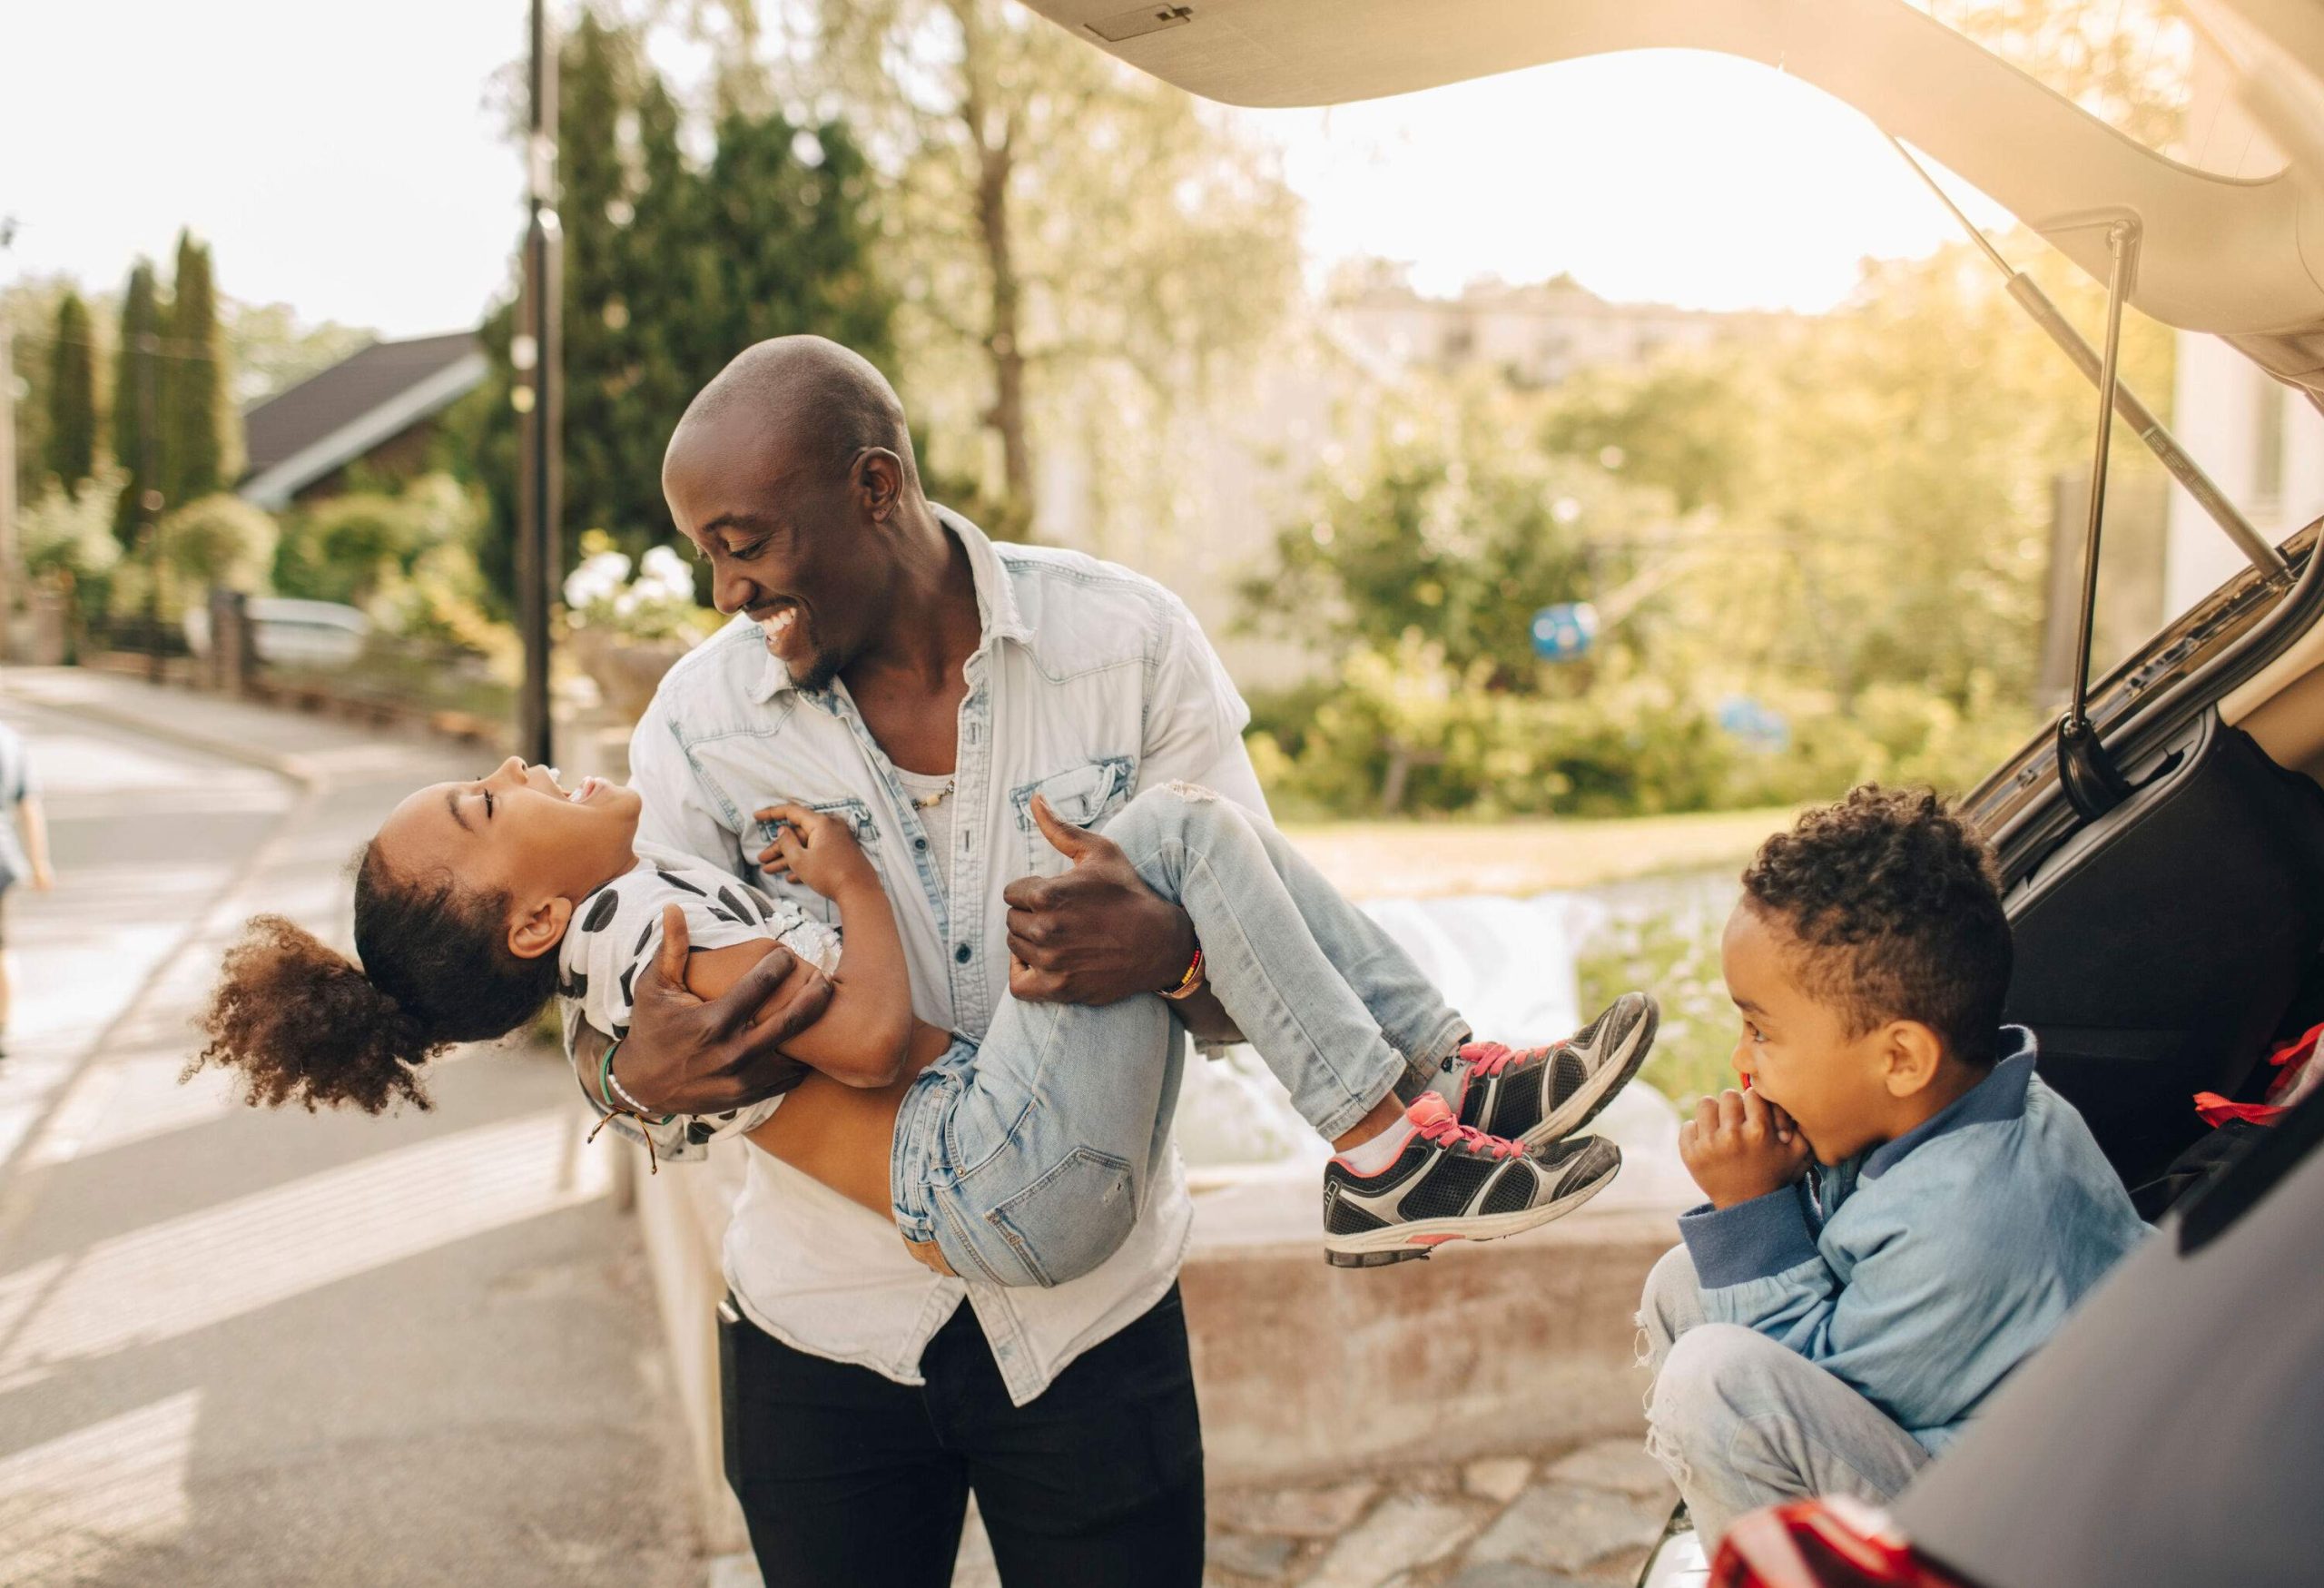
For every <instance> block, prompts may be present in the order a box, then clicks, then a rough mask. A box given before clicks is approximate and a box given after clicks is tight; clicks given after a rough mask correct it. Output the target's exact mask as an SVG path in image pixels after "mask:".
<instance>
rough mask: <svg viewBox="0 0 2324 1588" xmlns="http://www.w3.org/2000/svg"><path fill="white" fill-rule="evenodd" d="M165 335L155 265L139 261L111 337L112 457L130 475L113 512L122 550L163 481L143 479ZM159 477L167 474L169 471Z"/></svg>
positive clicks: (156, 415) (156, 413)
mask: <svg viewBox="0 0 2324 1588" xmlns="http://www.w3.org/2000/svg"><path fill="white" fill-rule="evenodd" d="M161 334H162V304H161V296H160V289H159V288H158V287H157V286H156V285H155V284H154V281H153V264H152V262H151V261H147V260H143V259H141V260H139V261H137V263H136V264H135V265H134V266H133V267H132V268H131V270H130V272H129V289H128V291H125V292H123V294H122V300H121V330H120V331H119V333H118V334H117V335H115V336H114V338H113V357H114V359H115V360H116V362H115V363H114V366H113V460H114V461H115V462H117V463H119V464H120V465H121V468H122V470H123V473H125V474H126V475H127V476H128V478H127V479H126V480H125V481H123V485H122V488H121V494H120V498H119V499H118V501H117V502H116V503H115V504H114V507H113V534H114V535H115V537H117V538H119V539H120V541H121V543H122V544H123V546H129V545H132V544H133V543H134V542H135V540H136V538H137V533H138V528H139V526H140V525H142V524H143V522H144V510H143V506H142V498H143V496H144V494H145V492H146V491H147V490H149V489H158V488H159V481H158V480H155V479H149V478H146V477H145V472H144V471H145V466H146V457H145V451H146V449H145V439H146V438H145V428H146V425H147V423H148V421H149V418H150V420H151V422H152V423H153V425H154V427H155V437H154V448H155V450H156V452H157V453H158V451H159V449H160V429H159V427H160V419H161V392H162V385H161V382H162V373H161V369H160V365H161V355H160V353H159V351H158V347H159V343H160V338H161ZM156 472H158V473H161V474H163V475H166V473H167V472H168V471H167V469H165V468H163V469H157V471H156Z"/></svg>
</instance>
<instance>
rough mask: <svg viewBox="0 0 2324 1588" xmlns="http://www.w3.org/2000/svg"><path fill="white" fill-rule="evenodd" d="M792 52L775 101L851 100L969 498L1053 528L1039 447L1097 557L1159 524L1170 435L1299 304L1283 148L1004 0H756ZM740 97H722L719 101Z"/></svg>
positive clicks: (917, 401) (936, 418)
mask: <svg viewBox="0 0 2324 1588" xmlns="http://www.w3.org/2000/svg"><path fill="white" fill-rule="evenodd" d="M724 10H725V11H726V12H727V14H728V15H732V16H736V17H740V18H742V19H743V20H742V21H740V22H738V23H737V24H735V28H734V31H736V32H737V33H738V34H744V35H752V36H754V35H755V33H756V30H757V26H758V22H757V18H758V15H759V12H760V11H761V10H763V12H764V13H765V14H766V15H767V16H769V17H770V18H773V20H774V21H775V22H776V23H777V24H778V25H780V27H781V30H782V31H783V34H784V35H785V36H786V37H788V38H790V39H792V40H794V41H797V42H796V44H795V45H794V47H793V50H792V51H791V53H790V54H788V56H787V57H786V58H785V70H784V72H783V74H779V75H778V77H777V78H776V80H775V81H774V82H773V84H772V86H773V88H774V89H775V90H777V91H780V92H784V93H788V94H791V95H793V97H795V98H798V99H799V100H801V101H802V102H803V103H836V104H838V105H839V106H840V107H841V109H842V113H844V114H845V115H846V117H847V118H848V120H849V122H850V123H851V124H852V125H854V126H856V127H858V128H860V129H861V130H862V135H863V138H864V140H865V143H866V144H867V146H868V147H870V148H872V150H874V151H875V152H876V153H877V157H878V163H879V164H880V167H881V171H882V173H884V174H885V175H886V176H887V177H888V179H889V180H890V181H891V182H892V183H893V184H894V195H893V198H892V201H891V203H890V205H889V207H888V211H887V213H886V217H885V225H884V227H883V230H882V236H881V263H882V266H883V269H884V270H885V271H886V273H887V274H888V276H889V277H890V279H891V280H893V281H896V282H897V283H898V284H899V286H900V289H901V296H902V302H901V309H900V311H899V314H898V318H897V340H898V345H899V350H900V352H901V360H900V364H901V370H902V373H903V376H904V380H903V382H902V384H904V386H905V395H906V397H907V399H908V402H909V404H910V406H911V411H912V412H913V413H914V414H915V415H916V416H917V417H918V418H919V419H921V421H922V422H924V423H926V424H928V425H929V426H930V429H931V432H932V440H933V443H934V445H933V446H932V448H931V457H930V458H929V459H927V461H928V463H929V464H930V466H931V470H932V471H933V472H935V473H937V474H940V475H947V474H949V475H950V476H953V477H955V478H958V479H964V480H970V481H974V482H977V487H978V488H977V489H976V490H975V492H974V493H973V495H972V496H970V497H968V498H958V497H956V498H953V501H954V505H956V506H959V507H960V508H963V509H964V510H967V511H970V512H972V513H973V514H975V515H976V516H978V517H979V518H980V520H981V521H983V522H984V524H985V527H986V528H989V529H991V530H993V531H994V532H995V533H998V534H1000V535H1003V536H1019V535H1022V534H1023V533H1024V532H1026V531H1027V530H1028V529H1029V528H1031V527H1033V526H1034V524H1035V523H1036V522H1037V521H1038V517H1039V511H1038V510H1039V506H1040V504H1039V503H1038V502H1037V500H1036V499H1035V498H1036V494H1037V484H1038V482H1039V481H1041V480H1042V479H1043V478H1049V475H1048V474H1047V471H1045V470H1044V469H1043V468H1042V466H1041V460H1040V454H1041V452H1042V451H1043V450H1044V449H1057V450H1060V451H1063V450H1068V449H1069V450H1071V451H1073V452H1077V453H1078V454H1079V455H1080V458H1081V460H1082V461H1083V462H1085V463H1086V465H1087V468H1086V470H1085V471H1083V473H1084V477H1085V478H1084V481H1083V483H1082V485H1081V487H1080V489H1081V491H1082V498H1081V499H1080V500H1079V501H1078V502H1076V503H1074V504H1072V506H1071V509H1070V511H1069V514H1068V517H1069V518H1071V519H1072V520H1073V521H1076V522H1078V523H1082V524H1086V525H1087V526H1088V529H1089V532H1090V535H1089V538H1090V540H1091V542H1092V543H1093V544H1095V545H1098V546H1103V545H1104V544H1105V542H1106V540H1107V538H1108V533H1109V530H1110V529H1111V528H1114V527H1115V526H1117V525H1124V524H1134V525H1136V526H1137V528H1139V529H1140V530H1141V531H1144V530H1147V529H1149V528H1151V527H1152V526H1154V525H1157V524H1160V523H1165V522H1167V520H1168V518H1169V516H1170V513H1171V511H1172V510H1173V507H1174V500H1175V498H1176V497H1177V493H1179V492H1181V491H1183V490H1184V489H1185V488H1186V486H1187V481H1186V480H1185V478H1184V469H1183V464H1184V456H1183V453H1182V452H1180V451H1179V450H1178V449H1177V446H1176V444H1175V440H1174V437H1173V426H1174V424H1175V423H1176V422H1177V420H1178V419H1180V417H1181V415H1182V413H1183V411H1184V410H1187V409H1194V408H1199V407H1200V406H1202V405H1203V403H1204V402H1205V400H1206V397H1207V395H1208V394H1209V392H1210V391H1211V390H1212V388H1213V387H1214V385H1215V384H1216V382H1217V381H1219V380H1222V379H1224V378H1225V375H1226V371H1227V370H1230V369H1232V368H1233V367H1234V366H1235V365H1236V362H1237V361H1239V360H1245V359H1246V358H1247V356H1248V355H1249V354H1251V353H1253V352H1254V351H1256V350H1257V349H1258V348H1260V347H1261V346H1262V345H1264V344H1265V342H1266V340H1267V339H1268V338H1269V337H1270V336H1271V335H1272V334H1273V333H1274V331H1275V329H1276V327H1277V325H1278V323H1279V322H1280V321H1281V320H1282V318H1283V316H1284V314H1285V311H1286V310H1287V308H1288V307H1289V306H1290V304H1291V302H1292V300H1293V297H1294V295H1295V291H1296V290H1297V273H1298V262H1299V261H1298V243H1297V237H1298V225H1299V207H1298V202H1297V201H1296V199H1295V197H1294V195H1293V194H1292V192H1291V191H1290V189H1289V188H1288V186H1287V185H1286V184H1285V182H1284V180H1283V177H1282V174H1281V173H1280V171H1279V170H1278V168H1277V161H1276V157H1275V153H1274V152H1273V150H1272V149H1271V148H1269V147H1268V146H1267V145H1265V143H1261V142H1259V141H1257V140H1255V139H1253V138H1251V137H1249V136H1248V135H1246V133H1242V132H1241V131H1240V130H1239V129H1237V128H1236V126H1235V125H1234V123H1232V122H1231V120H1229V118H1228V117H1227V116H1226V115H1224V114H1222V113H1219V112H1218V111H1216V109H1214V108H1212V107H1207V106H1204V105H1202V104H1198V103H1197V102H1196V101H1195V100H1194V99H1193V98H1192V97H1191V96H1189V95H1187V94H1184V93H1182V92H1180V91H1179V90H1177V89H1175V88H1172V87H1169V86H1168V85H1167V84H1162V83H1160V82H1157V80H1155V79H1154V78H1152V77H1150V76H1148V75H1147V74H1143V73H1139V72H1137V71H1134V70H1132V69H1131V68H1129V67H1128V66H1126V65H1124V64H1121V63H1119V62H1118V61H1116V60H1114V59H1113V58H1112V57H1110V56H1108V55H1107V54H1105V53H1104V52H1103V51H1100V50H1095V49H1092V48H1090V47H1089V45H1088V43H1087V41H1085V40H1082V39H1079V38H1076V37H1075V36H1074V35H1072V34H1070V33H1069V32H1068V31H1067V30H1065V29H1063V28H1059V27H1058V26H1055V25H1052V24H1050V23H1049V22H1048V21H1047V20H1045V19H1043V18H1042V17H1040V16H1038V15H1034V14H1032V13H1030V12H1029V11H1027V10H1025V9H1024V8H1022V7H1021V6H1018V5H1009V4H1006V3H1004V0H765V3H764V5H763V6H759V7H753V6H752V5H748V4H745V3H743V0H733V3H731V4H730V5H727V6H726V7H724ZM728 91H729V92H733V91H734V90H733V88H732V85H731V80H730V85H729V90H728Z"/></svg>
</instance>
